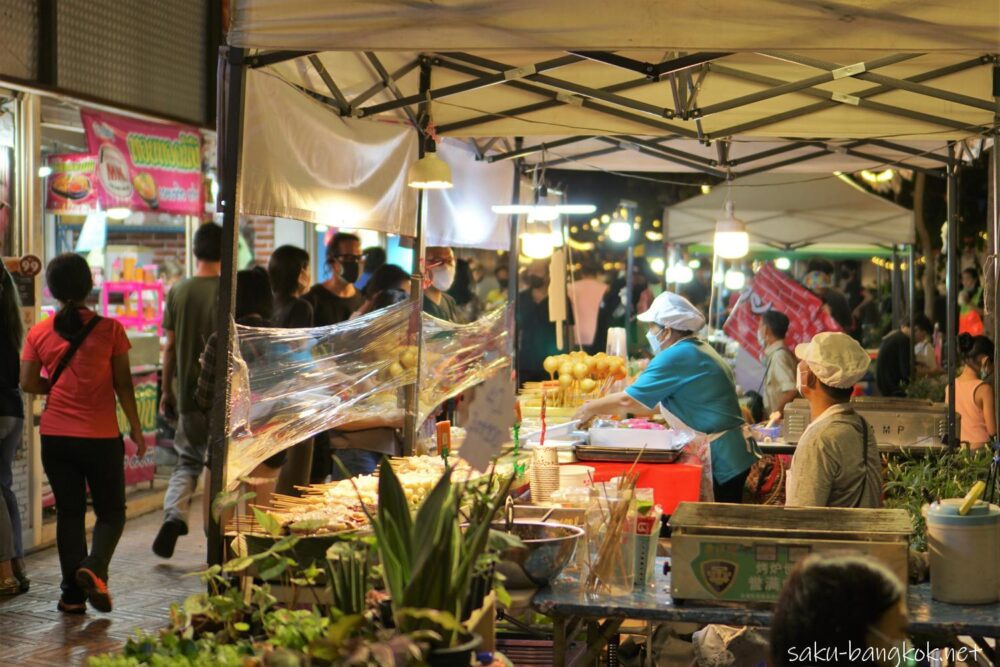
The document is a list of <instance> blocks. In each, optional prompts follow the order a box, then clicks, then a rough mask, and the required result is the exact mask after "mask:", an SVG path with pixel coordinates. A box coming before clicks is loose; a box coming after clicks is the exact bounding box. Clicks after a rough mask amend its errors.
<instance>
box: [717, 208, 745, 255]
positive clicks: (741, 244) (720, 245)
mask: <svg viewBox="0 0 1000 667" xmlns="http://www.w3.org/2000/svg"><path fill="white" fill-rule="evenodd" d="M748 252H750V235H749V234H748V233H747V226H746V223H744V222H743V221H742V220H740V219H739V218H737V217H736V216H735V215H734V214H733V202H732V201H727V202H726V217H725V218H723V219H722V220H719V221H718V222H717V223H715V254H716V255H718V256H719V257H722V258H724V259H740V258H741V257H746V254H747V253H748Z"/></svg>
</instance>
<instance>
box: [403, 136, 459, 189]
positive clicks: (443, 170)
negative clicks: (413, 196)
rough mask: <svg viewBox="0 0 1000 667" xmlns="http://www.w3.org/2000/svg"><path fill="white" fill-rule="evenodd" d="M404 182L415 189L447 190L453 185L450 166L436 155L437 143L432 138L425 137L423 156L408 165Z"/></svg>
mask: <svg viewBox="0 0 1000 667" xmlns="http://www.w3.org/2000/svg"><path fill="white" fill-rule="evenodd" d="M406 184H407V185H409V186H410V187H411V188H416V189H417V190H447V189H448V188H450V187H452V186H453V185H454V183H452V181H451V167H449V166H448V163H447V162H445V161H444V160H442V159H441V158H439V157H438V156H437V145H436V144H435V143H434V140H433V139H430V138H428V139H427V143H426V144H425V146H424V156H423V157H422V158H420V159H419V160H417V161H416V162H414V163H413V164H411V165H410V169H409V171H408V172H407V174H406Z"/></svg>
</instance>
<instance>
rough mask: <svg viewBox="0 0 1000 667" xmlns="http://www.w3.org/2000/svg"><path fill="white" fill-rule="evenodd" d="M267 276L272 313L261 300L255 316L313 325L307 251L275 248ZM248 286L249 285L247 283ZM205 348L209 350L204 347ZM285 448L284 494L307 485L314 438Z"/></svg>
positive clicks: (284, 324)
mask: <svg viewBox="0 0 1000 667" xmlns="http://www.w3.org/2000/svg"><path fill="white" fill-rule="evenodd" d="M267 275H268V277H269V278H270V290H271V295H272V297H273V300H274V314H273V315H267V314H264V313H262V312H261V310H262V309H263V308H264V307H265V304H264V299H260V300H259V301H260V305H258V306H257V307H256V308H255V309H254V310H255V312H256V313H257V314H258V316H259V317H261V318H262V319H264V320H270V323H271V326H275V327H278V328H280V329H306V328H309V327H311V326H313V322H314V317H313V307H312V304H311V303H309V302H308V301H306V300H305V299H303V298H302V296H303V295H304V294H305V293H306V292H307V291H308V290H309V253H307V252H306V251H305V250H303V249H302V248H297V247H296V246H291V245H283V246H281V247H280V248H277V249H276V250H275V251H274V252H273V253H272V254H271V258H270V259H269V260H268V262H267ZM237 279H239V276H237ZM245 280H249V279H245ZM247 289H252V288H251V287H249V285H248V287H247ZM237 299H239V295H238V294H237ZM249 326H266V325H263V324H256V325H249ZM205 351H206V353H207V352H208V350H207V348H206V350H205ZM285 451H286V452H287V453H288V460H287V461H286V462H285V464H284V465H283V466H281V473H280V474H279V475H278V482H277V491H278V493H281V494H284V495H297V494H298V492H297V491H296V489H295V487H297V486H305V485H306V484H308V483H309V478H310V476H311V474H312V466H313V439H312V438H309V439H308V440H304V441H302V442H300V443H298V444H297V445H294V446H292V447H291V448H290V449H288V450H285Z"/></svg>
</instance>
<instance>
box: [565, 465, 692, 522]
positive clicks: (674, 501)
mask: <svg viewBox="0 0 1000 667" xmlns="http://www.w3.org/2000/svg"><path fill="white" fill-rule="evenodd" d="M582 464H583V465H588V466H592V467H593V468H594V483H595V484H596V483H600V482H607V481H608V480H610V479H612V478H614V477H619V476H621V475H624V474H625V473H627V472H628V471H629V469H630V468H631V467H632V463H631V462H624V461H622V462H598V461H586V462H582ZM635 471H636V472H637V473H638V474H639V481H638V483H637V484H636V487H637V488H640V489H653V500H654V502H656V503H657V504H658V505H660V507H662V508H663V514H664V515H665V516H669V515H671V514H673V512H674V510H675V509H677V505H678V504H679V503H682V502H697V501H698V493H699V491H700V490H701V464H700V463H699V462H698V459H697V457H695V456H694V455H693V454H684V456H683V457H682V458H680V459H679V460H677V461H676V462H675V463H637V464H635Z"/></svg>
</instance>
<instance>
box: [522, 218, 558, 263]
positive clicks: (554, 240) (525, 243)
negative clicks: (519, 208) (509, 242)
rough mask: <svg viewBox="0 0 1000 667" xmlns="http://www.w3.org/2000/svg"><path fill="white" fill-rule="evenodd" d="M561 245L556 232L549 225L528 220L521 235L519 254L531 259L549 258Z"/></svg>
mask: <svg viewBox="0 0 1000 667" xmlns="http://www.w3.org/2000/svg"><path fill="white" fill-rule="evenodd" d="M561 245H562V238H561V236H560V234H559V232H558V231H554V230H553V229H552V226H551V225H549V223H547V222H544V221H535V220H530V219H529V221H528V224H527V225H526V226H525V229H524V232H523V233H522V234H521V253H522V254H523V255H524V256H525V257H530V258H531V259H545V258H546V257H551V256H552V253H553V251H554V250H555V249H556V247H557V246H561Z"/></svg>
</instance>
